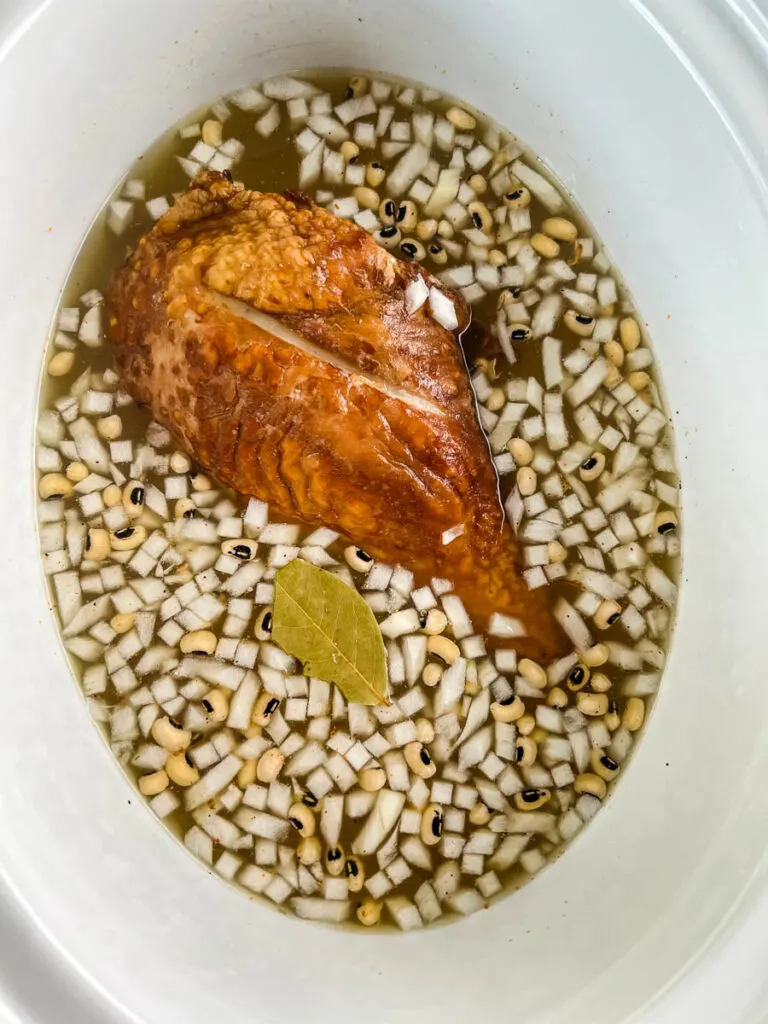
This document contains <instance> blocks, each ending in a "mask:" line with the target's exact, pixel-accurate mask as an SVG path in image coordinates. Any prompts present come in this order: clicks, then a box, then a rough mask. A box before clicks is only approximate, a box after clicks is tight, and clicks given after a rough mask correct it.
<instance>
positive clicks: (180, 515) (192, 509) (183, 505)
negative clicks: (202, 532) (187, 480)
mask: <svg viewBox="0 0 768 1024" xmlns="http://www.w3.org/2000/svg"><path fill="white" fill-rule="evenodd" d="M196 515H197V505H196V504H195V503H194V501H192V499H191V498H179V500H178V501H177V502H176V504H175V505H174V508H173V518H174V519H194V518H195V516H196Z"/></svg>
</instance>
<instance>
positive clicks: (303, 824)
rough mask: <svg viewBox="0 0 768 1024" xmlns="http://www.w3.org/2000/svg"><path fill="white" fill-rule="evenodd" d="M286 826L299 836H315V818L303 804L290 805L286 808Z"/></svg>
mask: <svg viewBox="0 0 768 1024" xmlns="http://www.w3.org/2000/svg"><path fill="white" fill-rule="evenodd" d="M288 824H289V825H290V826H291V828H295V829H296V831H297V832H298V833H299V835H301V836H313V835H314V834H315V816H314V814H313V813H312V811H311V810H310V809H309V808H308V807H307V805H306V804H304V803H295V804H291V806H290V807H289V808H288Z"/></svg>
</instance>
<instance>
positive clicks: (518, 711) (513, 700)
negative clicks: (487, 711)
mask: <svg viewBox="0 0 768 1024" xmlns="http://www.w3.org/2000/svg"><path fill="white" fill-rule="evenodd" d="M491 714H492V715H493V717H494V718H495V720H496V721H497V722H517V721H518V720H519V719H521V718H522V717H523V715H524V714H525V704H523V702H522V701H521V700H520V698H519V697H508V698H507V699H505V700H496V701H494V702H493V704H491Z"/></svg>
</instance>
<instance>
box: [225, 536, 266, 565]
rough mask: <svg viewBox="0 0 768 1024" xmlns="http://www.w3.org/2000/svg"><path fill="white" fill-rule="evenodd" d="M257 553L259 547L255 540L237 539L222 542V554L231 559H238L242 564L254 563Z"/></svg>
mask: <svg viewBox="0 0 768 1024" xmlns="http://www.w3.org/2000/svg"><path fill="white" fill-rule="evenodd" d="M257 551H258V545H257V543H256V541H255V540H246V539H244V538H236V539H234V540H224V541H222V542H221V552H222V554H224V555H229V556H230V558H237V559H239V560H240V561H241V562H252V561H253V559H254V558H255V557H256V552H257Z"/></svg>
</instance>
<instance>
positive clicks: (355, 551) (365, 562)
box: [344, 544, 373, 572]
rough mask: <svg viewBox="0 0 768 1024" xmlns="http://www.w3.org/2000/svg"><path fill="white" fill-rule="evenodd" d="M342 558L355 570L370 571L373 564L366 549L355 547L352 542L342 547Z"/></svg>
mask: <svg viewBox="0 0 768 1024" xmlns="http://www.w3.org/2000/svg"><path fill="white" fill-rule="evenodd" d="M344 560H345V561H346V563H347V565H348V566H349V568H350V569H354V570H355V572H370V571H371V566H372V565H373V558H372V557H371V555H369V554H368V552H367V551H363V549H362V548H356V547H355V545H354V544H351V545H350V546H349V547H348V548H345V549H344Z"/></svg>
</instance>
